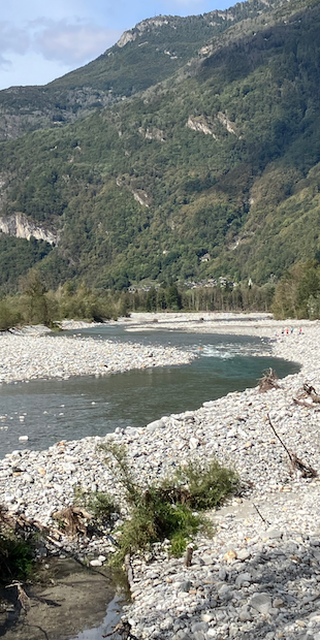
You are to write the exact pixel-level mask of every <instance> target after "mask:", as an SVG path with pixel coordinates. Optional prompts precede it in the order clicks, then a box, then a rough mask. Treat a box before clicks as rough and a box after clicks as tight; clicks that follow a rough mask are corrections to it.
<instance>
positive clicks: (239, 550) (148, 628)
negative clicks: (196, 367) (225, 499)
mask: <svg viewBox="0 0 320 640" xmlns="http://www.w3.org/2000/svg"><path fill="white" fill-rule="evenodd" d="M219 322H220V325H219V327H220V328H218V329H216V330H219V331H221V332H222V333H228V330H229V328H230V318H228V319H227V321H225V322H224V321H223V320H221V321H219ZM246 322H247V326H244V324H243V323H246ZM204 323H205V320H204V321H201V330H203V329H202V327H203V325H204ZM243 323H242V322H241V329H239V333H240V332H244V331H246V332H247V333H254V335H265V336H268V337H272V338H273V343H272V344H273V352H274V354H275V355H276V356H279V357H285V358H287V359H289V360H294V361H297V362H300V363H301V365H302V368H301V371H300V373H299V374H297V375H295V376H288V377H287V378H285V379H284V380H281V381H280V383H279V388H275V389H272V390H270V391H268V392H267V393H263V394H262V393H259V391H258V389H257V388H256V389H250V390H246V391H244V392H243V393H232V394H229V395H228V396H226V397H224V398H220V399H219V400H216V401H214V402H206V403H205V404H204V405H203V406H202V407H201V408H200V409H199V410H198V411H195V412H185V413H182V414H178V415H171V416H164V417H163V418H162V419H161V420H157V421H156V422H154V423H151V424H149V425H147V426H146V427H144V428H141V429H134V428H130V427H128V428H127V429H125V430H123V431H121V430H118V432H117V433H115V434H112V435H108V436H106V437H105V438H85V439H83V440H81V441H75V442H60V443H58V444H56V445H55V446H53V447H51V448H50V449H48V450H47V451H43V452H35V451H28V450H22V451H16V452H13V453H12V454H10V455H7V456H6V458H5V459H4V460H3V461H1V463H0V491H1V495H2V496H4V501H5V503H6V505H7V506H8V507H9V508H10V510H11V511H12V512H19V511H23V512H24V513H25V514H26V515H27V516H28V517H34V518H37V519H38V520H40V521H41V522H42V523H43V524H50V522H51V514H52V512H53V511H56V510H59V509H61V508H63V507H64V506H67V505H68V504H70V502H71V501H72V499H73V494H74V488H75V486H76V485H79V484H80V485H81V486H82V487H83V488H84V489H88V490H93V491H96V490H105V489H106V490H108V491H109V492H110V493H112V494H113V495H114V496H115V498H116V499H118V500H119V501H120V502H121V496H122V490H121V487H120V486H119V484H118V483H117V482H116V481H115V479H114V477H113V474H112V473H111V471H110V470H109V469H108V468H107V467H106V466H105V465H104V457H105V456H104V453H103V452H102V451H101V450H99V448H97V445H99V444H101V443H103V444H106V445H107V444H108V442H109V441H110V440H112V441H113V442H117V443H119V444H122V445H125V446H126V447H127V451H128V457H129V461H130V462H131V465H132V469H133V471H134V472H135V474H136V476H137V479H138V480H139V482H140V483H142V484H143V483H146V482H148V481H150V480H154V479H157V478H161V477H164V476H166V475H167V474H168V473H170V471H172V469H174V468H175V466H176V465H177V464H183V462H184V461H187V460H189V459H190V458H204V457H205V459H208V458H210V457H216V458H218V460H220V461H221V462H223V463H224V464H227V465H229V466H232V467H233V468H234V469H235V470H236V471H237V472H238V474H239V475H240V478H241V481H242V483H243V486H244V493H243V496H242V497H237V498H234V499H232V500H230V501H229V503H228V504H227V505H226V506H224V507H223V508H222V509H220V510H218V511H216V512H214V513H211V514H209V515H210V517H211V518H212V520H213V522H214V523H215V526H216V531H215V534H214V536H213V538H212V539H209V538H207V537H205V536H203V535H199V536H198V538H197V540H196V548H195V551H194V554H193V559H192V564H191V566H190V567H189V568H186V567H184V564H183V560H182V559H174V558H169V557H168V553H167V549H166V546H165V545H163V546H158V547H155V548H154V550H153V553H152V554H146V555H144V556H137V557H135V558H133V560H132V566H133V584H132V597H133V601H132V604H130V605H129V606H128V608H127V609H126V610H125V612H124V619H126V620H128V621H129V623H130V625H131V630H132V634H133V636H134V637H136V638H138V639H139V640H140V639H142V638H158V639H159V640H165V639H168V640H189V639H191V638H192V639H194V640H209V638H216V639H217V640H222V639H225V638H236V639H241V640H242V639H243V640H244V639H249V640H256V639H257V638H265V639H267V640H275V639H277V638H285V639H286V640H293V639H297V638H298V639H299V640H300V639H301V640H319V639H320V604H319V603H320V513H319V510H318V507H317V505H318V503H319V501H320V481H319V478H318V477H317V478H314V479H308V478H303V477H302V476H301V473H299V472H295V473H292V470H291V469H290V465H289V464H288V460H289V458H288V455H287V453H286V451H285V449H284V447H283V446H282V445H281V443H280V442H279V440H278V439H277V438H276V437H275V435H274V433H273V431H272V429H271V427H270V424H269V420H268V417H267V416H268V415H269V416H270V419H271V422H272V424H273V425H274V426H275V428H276V430H277V433H278V434H279V436H280V438H281V439H282V440H283V442H284V443H285V445H286V447H287V448H288V449H289V450H290V451H291V452H293V453H294V454H295V455H296V456H298V457H299V458H300V459H301V460H302V461H303V462H304V463H305V464H307V465H311V466H312V467H313V468H314V469H315V470H317V471H318V472H319V473H320V447H319V444H320V432H319V426H320V420H319V418H320V415H319V409H320V405H318V404H312V405H311V404H308V402H306V404H305V405H300V404H296V403H295V402H294V401H293V398H296V397H297V396H298V395H299V393H300V391H301V388H302V386H303V384H304V383H306V382H307V383H308V384H310V385H312V386H313V387H314V388H315V389H316V390H317V391H320V365H319V362H320V347H319V324H318V323H317V322H313V323H304V324H303V325H302V334H299V329H300V326H301V324H299V323H292V324H290V327H286V326H285V325H284V323H274V322H273V321H272V320H268V319H263V320H261V321H260V320H259V319H258V318H255V319H254V320H248V321H246V320H243ZM234 324H235V327H236V319H235V321H234ZM197 326H199V325H197ZM215 326H217V324H216V325H215ZM291 329H293V331H291ZM196 330H198V329H196ZM211 330H212V329H211ZM256 332H259V333H256ZM48 339H49V340H50V338H48ZM76 342H78V341H76ZM121 517H125V509H123V513H122V515H121ZM120 522H121V520H120ZM120 522H119V521H118V524H120ZM63 545H64V547H65V548H66V550H67V551H68V549H69V550H72V549H74V544H73V543H71V542H68V541H67V540H63ZM108 551H114V547H113V545H112V542H110V541H109V539H107V538H103V539H102V540H96V539H92V540H91V541H84V540H83V541H81V542H80V544H79V545H78V546H77V553H78V554H79V556H80V558H82V559H85V558H89V560H91V561H92V559H94V560H95V564H96V566H99V563H100V564H103V563H104V559H103V557H104V556H105V555H107V553H108Z"/></svg>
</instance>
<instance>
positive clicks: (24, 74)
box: [0, 0, 235, 89]
mask: <svg viewBox="0 0 320 640" xmlns="http://www.w3.org/2000/svg"><path fill="white" fill-rule="evenodd" d="M233 4H235V2H233V1H232V0H229V1H227V0H212V1H211V2H209V1H208V0H170V1H169V0H152V1H149V0H147V1H145V2H142V0H133V1H131V2H130V0H113V1H111V0H105V1H103V0H53V1H52V2H51V3H48V2H44V0H11V2H10V0H9V2H8V1H7V2H5V0H4V1H3V3H2V7H1V16H0V89H5V88H7V87H10V86H16V85H30V84H37V85H40V84H45V83H47V82H50V81H51V80H54V78H58V77H59V76H62V75H63V74H65V73H67V72H68V71H70V70H71V69H76V68H77V67H80V66H82V65H83V64H86V63H87V62H89V61H90V60H93V59H94V58H96V57H97V56H98V55H100V54H101V53H103V52H104V51H105V50H106V49H108V48H109V47H111V46H112V45H113V44H114V43H115V42H116V41H117V40H118V38H119V37H120V35H121V33H122V32H123V31H125V30H126V29H131V28H132V27H134V25H135V24H137V22H140V21H141V20H143V19H144V18H151V17H153V16H155V15H159V14H166V15H168V14H170V15H181V16H185V15H191V14H199V13H206V12H208V11H213V10H214V9H226V8H227V7H229V6H232V5H233Z"/></svg>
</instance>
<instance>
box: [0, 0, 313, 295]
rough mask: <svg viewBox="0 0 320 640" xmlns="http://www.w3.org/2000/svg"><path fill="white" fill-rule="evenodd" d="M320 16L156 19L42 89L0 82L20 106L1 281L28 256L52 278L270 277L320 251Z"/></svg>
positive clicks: (5, 202)
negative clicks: (59, 114)
mask: <svg viewBox="0 0 320 640" xmlns="http://www.w3.org/2000/svg"><path fill="white" fill-rule="evenodd" d="M319 27H320V0H299V2H298V1H296V0H294V1H292V0H291V1H289V2H287V1H285V2H281V1H279V2H277V1H273V2H271V1H270V2H260V1H259V0H249V2H247V3H244V4H237V5H235V7H233V8H232V9H230V10H228V11H227V12H212V13H210V14H205V15H204V16H192V17H190V18H176V17H173V18H171V17H164V16H160V17H159V18H156V19H152V20H146V21H144V22H142V23H140V25H137V27H135V29H133V30H131V31H130V32H127V33H126V34H124V35H123V36H122V38H121V39H120V41H119V43H118V44H117V45H115V46H114V47H112V48H111V49H110V50H109V51H108V52H106V53H105V54H103V56H100V58H98V60H96V61H94V62H92V63H90V64H89V65H87V66H86V67H84V68H82V69H79V70H78V71H75V72H72V73H70V74H67V75H66V76H64V77H63V78H61V79H59V80H56V81H55V82H53V83H51V84H50V85H47V86H46V87H38V88H36V87H29V88H25V89H21V88H14V89H12V90H7V91H6V92H1V93H0V104H1V109H2V113H6V115H4V116H3V119H2V121H5V120H6V118H9V115H10V117H11V118H17V126H16V130H15V132H13V133H12V138H13V139H8V138H9V137H10V136H9V134H8V128H7V129H6V127H5V126H3V131H5V132H6V133H4V135H5V136H6V138H7V140H6V141H5V142H2V143H1V145H0V186H1V192H0V229H2V231H3V232H4V233H3V234H2V235H1V236H0V272H1V274H2V281H1V285H2V288H6V287H7V288H11V287H14V286H15V283H16V282H17V278H18V276H19V269H20V272H21V273H22V272H24V271H25V269H26V265H28V266H29V265H30V266H31V265H32V264H37V265H38V268H39V269H41V271H42V273H43V275H44V277H45V279H46V281H47V284H48V285H49V286H57V285H58V284H59V283H60V282H63V281H65V280H68V279H73V278H75V279H76V280H78V281H80V280H85V281H86V282H87V283H88V284H90V285H95V286H97V287H110V286H114V287H116V288H123V287H125V286H128V284H130V283H137V282H140V281H142V280H144V279H152V280H157V281H162V280H167V281H169V280H170V279H174V280H175V279H180V280H183V281H185V280H190V279H195V278H201V277H202V278H216V277H219V276H225V277H228V278H231V279H236V280H239V279H245V278H249V277H251V278H252V279H253V280H254V281H255V282H258V283H264V282H267V281H268V280H269V279H270V278H271V279H275V278H277V277H280V276H281V275H282V274H283V272H284V271H285V270H286V269H287V268H289V267H290V266H291V265H292V264H294V263H295V262H296V261H298V260H301V259H308V258H313V257H314V256H315V255H317V253H318V252H319V249H320V240H319V231H318V229H319V210H320V209H319V205H320V196H319V186H320V116H319V97H320V96H319V91H320V89H319V87H320V68H319V60H320V45H319V42H318V36H317V34H318V33H319ZM10 92H11V93H10ZM4 94H5V95H4ZM80 94H81V96H82V98H81V99H80V98H79V103H77V96H80ZM3 96H4V97H3ZM10 96H11V97H10ZM13 96H15V98H14V99H13ZM53 96H56V98H54V97H53ZM57 96H60V97H59V100H60V102H58V98H57ZM62 96H63V97H62ZM89 96H91V97H90V99H89ZM93 96H95V97H97V96H100V97H98V98H97V101H99V100H100V99H101V103H99V107H98V105H97V104H95V101H94V99H93ZM6 100H7V102H6ZM81 100H82V102H81ZM72 101H73V102H72ZM53 104H54V105H55V106H54V109H57V110H58V111H59V110H60V111H61V112H62V111H64V114H65V117H64V119H63V120H60V124H53V122H52V119H51V121H50V124H49V120H50V118H52V117H53V115H52V114H53V111H52V109H53V107H52V105H53ZM72 104H73V105H75V104H80V105H81V106H80V107H78V108H77V109H76V108H73V107H72ZM57 105H58V106H57ZM62 105H64V108H63V106H62ZM103 105H106V106H103ZM6 110H7V111H6ZM10 110H11V111H10ZM46 110H47V111H46ZM9 112H10V113H9ZM79 112H81V117H79ZM8 114H9V115H8ZM50 114H51V115H50ZM54 117H56V115H55V116H54ZM19 118H20V120H19ZM6 122H7V125H6V126H8V122H10V118H9V119H8V120H6ZM12 122H13V120H12ZM26 123H27V124H26ZM29 127H30V128H34V129H38V130H34V131H32V132H28V133H25V135H20V134H21V133H22V132H23V131H27V129H28V128H29ZM14 136H17V137H16V138H15V139H14ZM5 234H6V235H5ZM7 234H12V235H11V236H10V235H9V236H8V235H7ZM13 236H15V237H13ZM17 236H19V237H17ZM30 237H31V238H33V240H32V243H33V245H32V246H33V247H34V250H33V251H30V249H28V252H26V246H28V247H29V248H30V246H31V245H30V241H29V242H28V240H27V238H30ZM8 252H9V253H8ZM8 256H10V258H8ZM26 256H27V257H26ZM22 258H23V265H22V264H21V268H20V267H19V264H20V262H21V263H22ZM11 262H14V264H15V270H14V273H13V271H12V269H11V267H10V264H11Z"/></svg>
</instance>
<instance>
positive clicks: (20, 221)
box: [0, 213, 59, 244]
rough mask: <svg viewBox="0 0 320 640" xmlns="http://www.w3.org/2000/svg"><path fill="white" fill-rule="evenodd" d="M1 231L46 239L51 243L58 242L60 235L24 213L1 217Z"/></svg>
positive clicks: (20, 236) (15, 235)
mask: <svg viewBox="0 0 320 640" xmlns="http://www.w3.org/2000/svg"><path fill="white" fill-rule="evenodd" d="M0 231H1V232H2V233H5V234H7V235H8V236H14V237H15V238H25V239H26V240H30V238H31V237H32V238H36V240H45V241H46V242H49V244H58V241H59V235H58V234H57V233H55V232H53V231H49V229H44V228H43V227H41V226H40V225H37V224H36V223H35V222H33V221H32V220H29V218H27V217H26V216H24V215H23V213H13V214H12V215H11V216H1V217H0Z"/></svg>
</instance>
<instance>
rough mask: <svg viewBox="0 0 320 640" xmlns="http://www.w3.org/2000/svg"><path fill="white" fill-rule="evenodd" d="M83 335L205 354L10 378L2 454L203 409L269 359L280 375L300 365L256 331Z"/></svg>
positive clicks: (2, 398) (104, 329) (255, 374)
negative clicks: (171, 362) (181, 361)
mask: <svg viewBox="0 0 320 640" xmlns="http://www.w3.org/2000/svg"><path fill="white" fill-rule="evenodd" d="M66 334H67V335H74V334H75V332H74V331H72V332H66ZM76 335H78V336H84V337H88V336H90V337H93V338H95V339H97V340H104V339H113V340H116V341H119V342H128V341H130V342H139V343H143V344H147V345H150V348H151V349H152V345H156V344H160V345H163V344H169V345H173V346H176V347H179V348H181V349H189V350H192V351H194V353H195V354H196V355H197V356H198V357H197V358H196V359H195V360H194V361H193V362H192V363H191V364H189V365H183V366H175V367H162V368H161V367H159V368H158V367H157V368H154V369H151V368H150V369H143V370H133V371H129V372H126V373H122V374H117V375H110V376H105V377H99V378H95V377H87V376H86V377H73V378H70V379H69V380H55V379H53V380H32V381H30V382H21V383H11V384H3V385H2V386H0V406H1V417H0V457H3V456H4V455H5V454H6V453H9V452H11V451H13V450H15V449H22V448H25V447H27V448H28V449H37V450H42V449H46V448H48V447H49V446H50V445H52V444H54V443H55V442H58V441H60V440H76V439H81V438H84V437H86V436H94V435H99V436H103V435H105V434H106V433H110V432H113V431H114V430H115V429H116V428H117V427H120V428H124V427H127V426H129V425H131V426H143V425H145V424H147V423H148V422H151V421H153V420H155V419H157V418H160V417H161V416H162V415H168V414H171V413H180V412H183V411H186V410H194V409H197V408H199V407H200V406H201V404H202V403H203V402H205V401H207V400H214V399H216V398H218V397H221V396H223V395H225V394H227V393H229V392H231V391H241V390H243V389H245V388H246V387H252V386H255V385H256V384H257V380H258V379H259V378H260V377H261V376H262V374H263V372H264V371H265V370H266V369H267V368H268V367H273V368H274V369H275V370H276V372H277V373H278V375H279V377H284V376H286V375H288V374H290V373H296V372H297V371H298V370H299V365H297V364H294V363H290V362H287V361H285V360H279V359H276V358H273V357H272V355H271V348H270V345H269V343H268V341H267V340H263V339H260V338H253V337H248V336H234V335H231V336H230V335H210V334H200V333H197V334H194V333H185V332H181V331H176V330H172V331H168V330H167V331H165V330H162V331H160V330H153V331H137V332H134V333H133V332H132V333H131V332H128V331H126V330H125V328H124V327H123V325H122V326H121V325H103V326H96V327H93V328H90V329H82V330H81V331H77V332H76ZM262 353H264V354H266V353H270V355H264V356H261V354H262ZM259 354H260V355H259ZM20 436H28V438H29V440H28V442H26V443H22V442H20V441H19V437H20Z"/></svg>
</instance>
